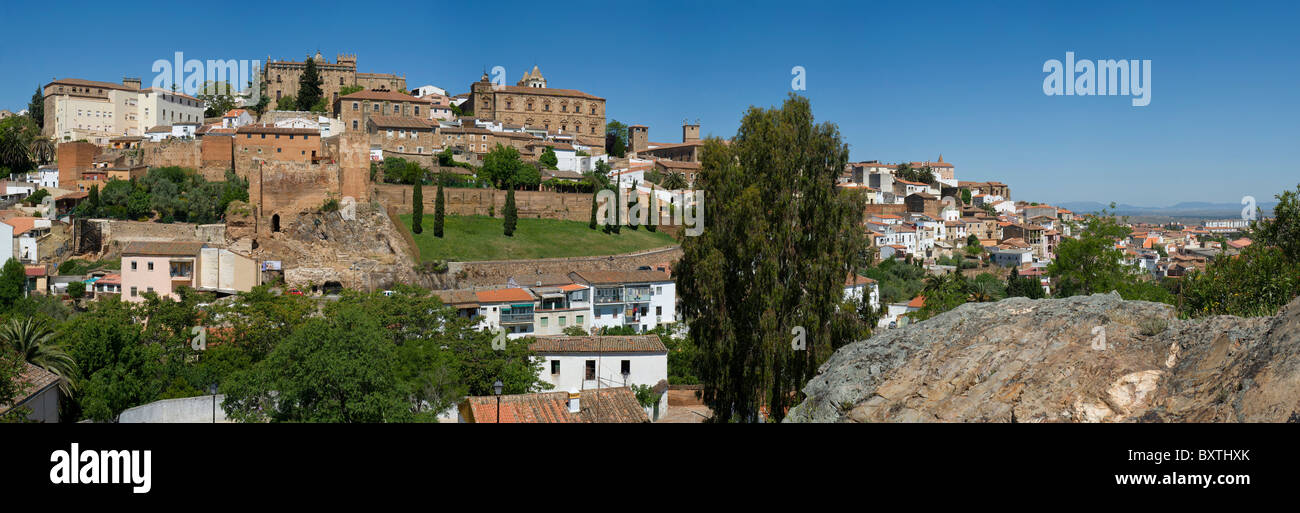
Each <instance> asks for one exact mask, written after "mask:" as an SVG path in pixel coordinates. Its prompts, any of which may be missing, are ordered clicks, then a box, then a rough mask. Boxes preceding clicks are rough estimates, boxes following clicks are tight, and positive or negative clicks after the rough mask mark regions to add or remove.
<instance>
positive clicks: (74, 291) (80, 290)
mask: <svg viewBox="0 0 1300 513" xmlns="http://www.w3.org/2000/svg"><path fill="white" fill-rule="evenodd" d="M85 295H86V284H85V283H83V282H80V281H74V282H72V283H69V284H68V296H71V297H72V299H81V298H82V296H85Z"/></svg>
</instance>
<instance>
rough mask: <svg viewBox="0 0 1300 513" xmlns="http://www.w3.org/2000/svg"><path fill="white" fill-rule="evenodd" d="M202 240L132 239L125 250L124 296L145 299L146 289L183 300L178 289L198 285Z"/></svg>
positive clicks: (136, 300)
mask: <svg viewBox="0 0 1300 513" xmlns="http://www.w3.org/2000/svg"><path fill="white" fill-rule="evenodd" d="M203 247H204V243H202V242H197V241H195V242H150V241H136V242H131V243H128V244H127V245H126V247H125V248H123V249H122V271H121V273H122V288H121V293H122V299H124V300H126V301H134V302H140V301H144V294H145V293H146V292H153V293H155V294H158V295H159V296H161V297H168V298H171V299H180V296H179V295H177V294H176V289H177V288H179V287H182V286H185V287H191V288H193V287H194V283H195V282H194V279H195V276H197V273H196V270H197V264H198V262H197V260H198V256H199V250H200V249H202V248H203Z"/></svg>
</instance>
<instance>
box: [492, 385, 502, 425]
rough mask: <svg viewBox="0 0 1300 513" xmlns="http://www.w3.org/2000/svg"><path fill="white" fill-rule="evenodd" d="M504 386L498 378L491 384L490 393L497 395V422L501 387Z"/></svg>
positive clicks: (499, 421)
mask: <svg viewBox="0 0 1300 513" xmlns="http://www.w3.org/2000/svg"><path fill="white" fill-rule="evenodd" d="M504 386H505V385H503V384H501V380H499V379H498V380H497V381H496V382H495V383H493V384H492V394H493V395H495V396H497V424H500V423H501V388H502V387H504Z"/></svg>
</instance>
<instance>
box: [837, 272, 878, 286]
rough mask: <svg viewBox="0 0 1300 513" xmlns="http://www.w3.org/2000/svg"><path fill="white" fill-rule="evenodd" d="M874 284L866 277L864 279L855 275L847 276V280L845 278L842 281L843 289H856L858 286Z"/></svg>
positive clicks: (873, 281)
mask: <svg viewBox="0 0 1300 513" xmlns="http://www.w3.org/2000/svg"><path fill="white" fill-rule="evenodd" d="M875 282H876V280H873V279H871V278H868V277H866V276H863V275H861V274H855V275H852V276H849V277H848V278H845V279H844V286H845V287H856V286H858V285H867V284H871V283H875Z"/></svg>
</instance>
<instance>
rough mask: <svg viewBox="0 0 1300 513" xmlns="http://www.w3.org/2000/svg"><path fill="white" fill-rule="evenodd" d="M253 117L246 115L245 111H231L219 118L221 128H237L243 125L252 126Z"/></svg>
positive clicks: (246, 111)
mask: <svg viewBox="0 0 1300 513" xmlns="http://www.w3.org/2000/svg"><path fill="white" fill-rule="evenodd" d="M253 121H254V119H253V115H252V114H249V113H248V110H247V109H231V110H230V112H227V113H226V114H225V115H224V116H221V128H239V127H241V126H244V125H251V124H253Z"/></svg>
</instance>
